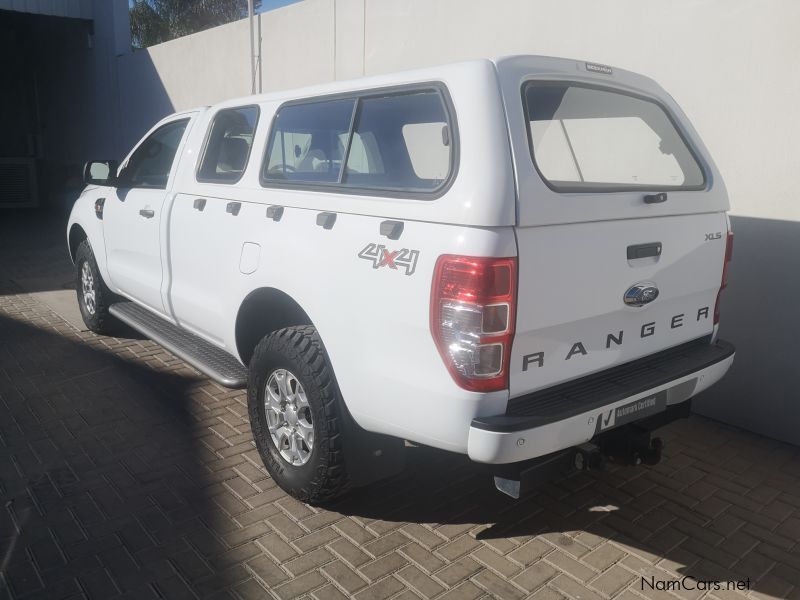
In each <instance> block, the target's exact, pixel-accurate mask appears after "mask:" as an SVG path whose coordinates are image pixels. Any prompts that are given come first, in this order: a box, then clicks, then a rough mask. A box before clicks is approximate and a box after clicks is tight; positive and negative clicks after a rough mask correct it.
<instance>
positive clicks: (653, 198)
mask: <svg viewBox="0 0 800 600" xmlns="http://www.w3.org/2000/svg"><path fill="white" fill-rule="evenodd" d="M666 201H667V193H666V192H660V193H658V194H647V195H646V196H645V197H644V203H645V204H659V203H661V202H666Z"/></svg>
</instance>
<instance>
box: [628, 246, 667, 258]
mask: <svg viewBox="0 0 800 600" xmlns="http://www.w3.org/2000/svg"><path fill="white" fill-rule="evenodd" d="M651 256H661V242H651V243H649V244H636V245H634V246H628V260H635V259H637V258H648V257H651Z"/></svg>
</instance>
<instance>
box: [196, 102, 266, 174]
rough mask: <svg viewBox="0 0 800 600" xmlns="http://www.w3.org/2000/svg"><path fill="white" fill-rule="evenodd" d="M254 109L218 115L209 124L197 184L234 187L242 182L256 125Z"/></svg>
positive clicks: (229, 110) (231, 110) (219, 113)
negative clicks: (219, 184)
mask: <svg viewBox="0 0 800 600" xmlns="http://www.w3.org/2000/svg"><path fill="white" fill-rule="evenodd" d="M258 116H259V110H258V107H257V106H243V107H239V108H228V109H224V110H221V111H219V112H218V113H217V114H216V116H215V117H214V121H213V122H212V123H211V129H210V131H209V134H208V139H207V141H206V147H205V152H204V154H203V159H202V160H201V161H200V168H199V169H198V171H197V180H198V181H206V182H216V183H236V182H237V181H239V180H240V179H241V178H242V175H243V174H244V170H245V168H246V167H247V161H248V159H249V158H250V148H251V147H252V146H253V134H254V132H255V130H256V125H257V124H258Z"/></svg>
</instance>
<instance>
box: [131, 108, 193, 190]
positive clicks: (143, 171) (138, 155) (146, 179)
mask: <svg viewBox="0 0 800 600" xmlns="http://www.w3.org/2000/svg"><path fill="white" fill-rule="evenodd" d="M188 123H189V119H180V120H178V121H172V122H170V123H166V124H165V125H162V126H161V127H159V128H158V129H156V130H155V131H154V132H153V133H151V134H150V135H149V136H148V137H147V139H145V140H144V141H143V142H142V143H141V144H140V145H139V147H138V148H137V149H136V150H135V151H134V153H133V154H132V155H131V157H130V159H129V160H128V164H126V165H124V166H123V168H122V169H121V170H120V172H119V176H118V177H117V187H120V188H154V189H162V190H163V189H166V187H167V181H168V180H169V172H170V170H171V169H172V163H173V162H174V161H175V154H176V152H177V151H178V146H179V145H180V143H181V138H182V137H183V132H184V131H186V125H187V124H188Z"/></svg>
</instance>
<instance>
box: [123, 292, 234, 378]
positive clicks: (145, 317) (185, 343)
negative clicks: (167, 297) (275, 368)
mask: <svg viewBox="0 0 800 600" xmlns="http://www.w3.org/2000/svg"><path fill="white" fill-rule="evenodd" d="M108 312H110V313H111V314H112V315H114V316H115V317H116V318H117V319H119V320H120V321H122V322H123V323H125V324H127V325H130V326H131V327H133V328H134V329H135V330H136V331H138V332H140V333H142V334H144V335H146V336H147V337H149V338H150V339H151V340H153V341H154V342H156V343H158V344H160V345H161V346H163V347H164V348H166V349H167V350H169V351H170V352H172V354H174V355H175V356H177V357H179V358H181V359H183V360H185V361H186V362H187V363H189V364H190V365H192V366H193V367H194V368H195V369H197V370H198V371H200V372H201V373H204V374H205V375H208V376H209V377H210V378H211V379H213V380H214V381H216V382H217V383H219V384H221V385H224V386H225V387H229V388H243V387H247V367H245V366H243V365H242V364H241V363H240V362H239V361H238V360H236V359H235V358H234V357H233V356H231V355H230V354H228V353H227V352H225V351H224V350H222V349H221V348H217V347H216V346H214V345H213V344H211V343H210V342H207V341H205V340H204V339H202V338H201V337H198V336H196V335H195V334H193V333H190V332H188V331H186V330H185V329H181V328H180V327H178V326H177V325H173V324H172V323H170V322H169V321H167V320H166V319H163V318H161V317H159V316H158V315H156V314H155V313H152V312H151V311H149V310H147V309H146V308H142V307H141V306H139V305H138V304H135V303H134V302H118V303H116V304H112V305H111V307H110V308H109V309H108Z"/></svg>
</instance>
